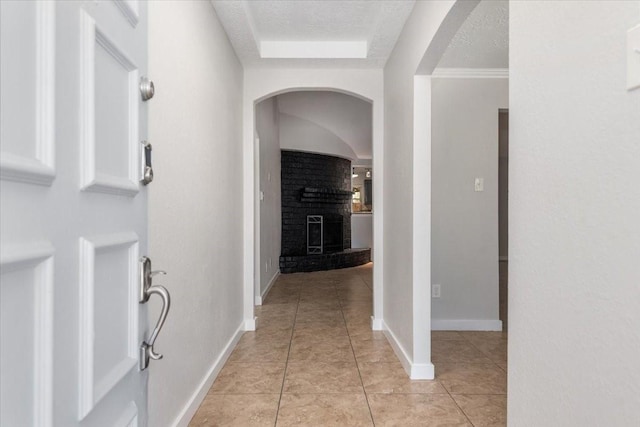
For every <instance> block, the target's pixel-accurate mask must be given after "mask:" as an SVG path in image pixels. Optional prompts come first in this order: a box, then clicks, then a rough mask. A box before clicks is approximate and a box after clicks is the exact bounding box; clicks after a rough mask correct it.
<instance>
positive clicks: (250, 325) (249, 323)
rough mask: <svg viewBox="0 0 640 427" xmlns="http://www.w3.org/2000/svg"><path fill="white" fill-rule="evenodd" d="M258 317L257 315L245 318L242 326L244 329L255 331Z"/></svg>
mask: <svg viewBox="0 0 640 427" xmlns="http://www.w3.org/2000/svg"><path fill="white" fill-rule="evenodd" d="M256 319H257V317H254V318H253V319H244V322H243V323H242V328H243V330H244V331H255V330H256Z"/></svg>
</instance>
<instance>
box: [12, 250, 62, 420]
mask: <svg viewBox="0 0 640 427" xmlns="http://www.w3.org/2000/svg"><path fill="white" fill-rule="evenodd" d="M53 255H54V248H53V245H52V244H51V243H50V242H39V243H34V244H28V245H19V246H8V247H4V248H3V250H2V257H1V258H0V266H1V271H2V273H8V272H11V271H16V270H22V269H26V268H32V269H33V270H34V322H33V324H34V353H35V354H34V360H33V402H34V403H33V421H34V425H37V426H43V427H48V426H51V425H53V421H52V417H53V320H54V318H53V293H54V291H53V286H54V283H53V282H54V271H53V266H54V262H53Z"/></svg>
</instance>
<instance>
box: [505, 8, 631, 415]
mask: <svg viewBox="0 0 640 427" xmlns="http://www.w3.org/2000/svg"><path fill="white" fill-rule="evenodd" d="M510 7H511V10H510V29H511V49H510V64H509V67H510V96H511V100H510V111H509V112H510V124H509V126H510V157H509V167H510V174H509V184H510V191H509V198H510V199H509V211H510V218H509V220H510V224H509V227H510V228H509V234H510V235H509V282H510V283H509V310H510V312H509V399H508V406H509V407H508V423H509V425H510V426H545V425H562V426H604V425H607V426H637V425H640V365H639V364H638V360H639V355H640V332H639V331H640V263H639V262H638V261H639V260H640V220H639V219H640V190H638V183H639V182H640V167H639V165H640V90H636V91H634V92H631V93H629V92H627V90H626V58H625V56H626V52H625V49H626V31H627V30H628V29H630V28H632V27H633V26H635V25H638V24H639V23H640V2H638V1H637V0H636V1H620V2H612V1H602V2H598V1H585V2H512V3H511V4H510Z"/></svg>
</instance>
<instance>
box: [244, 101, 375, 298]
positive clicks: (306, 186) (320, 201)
mask: <svg viewBox="0 0 640 427" xmlns="http://www.w3.org/2000/svg"><path fill="white" fill-rule="evenodd" d="M372 121H373V117H372V103H371V102H370V101H368V100H364V99H362V98H361V97H357V96H353V95H351V94H346V93H342V92H336V91H328V90H326V91H310V90H297V91H289V92H285V93H279V94H275V95H272V96H270V97H267V98H265V99H263V100H261V101H259V102H257V103H256V104H255V124H256V125H255V137H256V138H255V141H256V151H257V152H256V169H257V175H258V176H257V180H256V190H257V191H258V192H259V202H258V204H257V209H256V216H257V218H256V236H255V238H256V254H255V256H256V270H257V271H256V273H257V274H256V277H255V288H254V291H255V293H254V295H255V303H256V305H261V304H262V302H263V301H264V300H265V299H266V298H267V297H268V293H269V291H270V289H271V287H272V286H273V284H274V283H275V282H276V280H277V278H278V277H279V275H280V274H289V273H294V272H309V271H318V270H330V269H336V268H347V267H353V266H356V265H362V264H364V263H367V262H370V261H372V258H371V246H372V243H373V238H372V234H373V222H372V221H371V218H370V220H369V222H368V227H367V226H366V225H365V226H364V227H363V226H362V224H361V221H357V220H355V219H354V218H353V215H352V198H353V189H352V179H353V175H354V173H353V171H354V170H355V165H361V164H365V165H368V171H365V174H364V175H365V176H366V174H367V172H368V174H369V178H367V179H369V185H368V188H369V191H370V193H371V191H372V190H371V187H372V185H371V184H372V181H371V179H370V178H371V169H372V166H371V165H372V155H373V135H372V133H373V126H372V125H373V123H372ZM367 202H368V203H369V209H370V212H369V215H370V216H371V214H372V211H373V200H372V197H371V194H370V195H369V198H368V199H367ZM310 218H311V219H312V220H313V221H312V222H313V223H310V222H309V219H310ZM354 221H356V222H358V224H357V225H356V226H354ZM363 234H364V235H363ZM354 240H355V241H356V242H363V241H365V242H369V246H367V247H360V246H358V247H355V246H353V244H352V242H353V241H354ZM310 242H311V243H313V244H310ZM310 248H311V249H310Z"/></svg>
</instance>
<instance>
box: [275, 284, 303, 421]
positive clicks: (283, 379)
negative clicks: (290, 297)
mask: <svg viewBox="0 0 640 427" xmlns="http://www.w3.org/2000/svg"><path fill="white" fill-rule="evenodd" d="M297 289H298V302H297V303H296V314H295V316H293V324H292V326H291V335H290V336H289V350H288V351H287V360H285V362H284V373H283V374H282V385H281V386H280V397H279V398H278V407H277V409H276V419H275V420H274V421H273V426H274V427H276V426H277V425H278V416H280V404H281V403H282V394H283V393H284V382H285V381H286V379H287V369H288V368H289V356H290V355H291V346H292V344H293V334H294V332H295V329H296V320H297V318H298V310H299V309H300V294H301V289H300V285H299V284H298V286H297Z"/></svg>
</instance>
